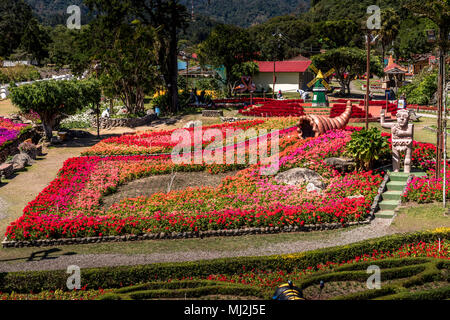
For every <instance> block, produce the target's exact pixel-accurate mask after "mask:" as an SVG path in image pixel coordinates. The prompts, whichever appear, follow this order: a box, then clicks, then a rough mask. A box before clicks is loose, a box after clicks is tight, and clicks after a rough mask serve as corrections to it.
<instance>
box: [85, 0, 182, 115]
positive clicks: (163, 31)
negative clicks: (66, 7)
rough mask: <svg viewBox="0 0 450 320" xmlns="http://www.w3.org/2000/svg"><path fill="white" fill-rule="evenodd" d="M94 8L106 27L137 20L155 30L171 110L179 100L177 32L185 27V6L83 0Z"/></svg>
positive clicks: (173, 1) (162, 0)
mask: <svg viewBox="0 0 450 320" xmlns="http://www.w3.org/2000/svg"><path fill="white" fill-rule="evenodd" d="M85 2H86V4H87V5H88V7H89V9H90V10H91V11H93V12H99V13H100V14H101V15H102V19H103V24H104V26H105V27H109V28H113V29H114V28H117V25H118V21H121V22H123V21H124V20H128V21H129V22H131V21H138V22H139V23H140V24H141V25H142V26H146V27H152V28H154V29H155V30H156V37H157V40H158V50H157V55H158V64H159V67H160V70H161V74H162V76H163V78H164V82H165V84H166V86H167V90H168V92H169V96H170V109H171V110H170V111H172V112H176V111H178V108H179V102H178V81H177V80H178V60H177V55H178V48H177V45H178V34H179V32H178V31H179V30H180V29H184V28H186V27H187V21H188V14H187V11H186V7H184V6H182V5H181V4H179V2H178V0H86V1H85Z"/></svg>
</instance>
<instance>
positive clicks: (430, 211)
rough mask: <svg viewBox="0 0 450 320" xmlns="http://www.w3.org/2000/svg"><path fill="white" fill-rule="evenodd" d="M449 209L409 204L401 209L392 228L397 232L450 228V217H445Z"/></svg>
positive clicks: (434, 204)
mask: <svg viewBox="0 0 450 320" xmlns="http://www.w3.org/2000/svg"><path fill="white" fill-rule="evenodd" d="M447 210H448V209H444V208H443V207H442V204H440V203H433V204H421V205H419V204H416V203H414V204H407V206H406V207H403V208H401V209H400V211H399V213H398V215H397V217H396V218H395V219H394V221H393V223H392V225H391V228H392V229H393V230H395V231H397V232H410V231H414V230H420V229H422V230H424V229H434V228H440V227H450V216H449V215H444V213H446V212H447Z"/></svg>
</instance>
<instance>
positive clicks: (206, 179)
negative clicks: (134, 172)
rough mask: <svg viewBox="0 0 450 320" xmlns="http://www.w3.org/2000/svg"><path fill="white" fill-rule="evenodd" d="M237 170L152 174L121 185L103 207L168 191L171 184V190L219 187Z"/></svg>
mask: <svg viewBox="0 0 450 320" xmlns="http://www.w3.org/2000/svg"><path fill="white" fill-rule="evenodd" d="M236 172H237V171H230V172H225V173H218V174H210V173H208V172H177V173H176V174H175V175H174V178H173V182H172V184H171V181H172V175H170V174H164V175H158V176H151V177H147V178H143V179H138V180H134V181H131V182H129V183H127V184H125V185H123V186H120V187H119V188H118V190H117V192H115V193H114V194H111V195H108V196H106V197H104V198H103V199H102V200H103V209H108V208H109V207H111V206H112V205H113V204H114V203H117V202H119V201H120V200H122V199H126V198H135V197H139V196H146V197H148V196H151V195H152V194H155V193H158V192H167V191H168V187H169V185H170V184H171V188H170V190H182V189H186V188H188V187H202V186H203V187H217V186H219V185H220V183H221V182H222V179H223V178H225V177H227V176H233V175H235V174H236Z"/></svg>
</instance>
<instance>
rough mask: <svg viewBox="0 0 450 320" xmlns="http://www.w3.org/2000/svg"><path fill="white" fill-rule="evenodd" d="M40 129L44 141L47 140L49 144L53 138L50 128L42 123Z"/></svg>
mask: <svg viewBox="0 0 450 320" xmlns="http://www.w3.org/2000/svg"><path fill="white" fill-rule="evenodd" d="M42 128H43V129H44V133H45V139H47V141H49V142H50V141H52V137H53V132H52V127H51V126H50V125H48V124H47V123H46V122H44V121H42Z"/></svg>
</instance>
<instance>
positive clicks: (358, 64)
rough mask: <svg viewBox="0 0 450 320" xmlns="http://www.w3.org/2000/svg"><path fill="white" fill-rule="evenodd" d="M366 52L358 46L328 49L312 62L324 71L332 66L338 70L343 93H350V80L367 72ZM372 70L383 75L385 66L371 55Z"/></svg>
mask: <svg viewBox="0 0 450 320" xmlns="http://www.w3.org/2000/svg"><path fill="white" fill-rule="evenodd" d="M366 62H367V61H366V52H365V51H364V50H362V49H358V48H348V47H342V48H337V49H332V50H328V51H327V52H325V53H322V54H319V55H316V56H314V57H312V63H313V64H314V65H315V66H316V67H317V68H319V69H321V70H323V71H324V72H326V71H328V70H329V69H331V68H334V69H335V70H336V78H337V79H338V81H339V83H340V84H341V93H345V91H346V90H347V93H348V94H350V82H351V80H352V79H354V78H355V76H357V75H362V74H364V73H365V72H366ZM370 71H371V72H372V73H373V74H375V75H377V76H382V75H383V67H382V65H381V63H380V59H379V58H377V57H375V56H371V57H370Z"/></svg>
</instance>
